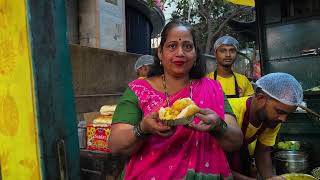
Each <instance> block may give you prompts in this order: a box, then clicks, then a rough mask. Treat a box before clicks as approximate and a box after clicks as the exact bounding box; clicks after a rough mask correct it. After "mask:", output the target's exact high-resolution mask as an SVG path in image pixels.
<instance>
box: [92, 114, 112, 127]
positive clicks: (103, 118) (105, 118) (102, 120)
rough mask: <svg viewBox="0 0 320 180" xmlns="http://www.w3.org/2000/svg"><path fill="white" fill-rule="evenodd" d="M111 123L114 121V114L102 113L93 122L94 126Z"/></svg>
mask: <svg viewBox="0 0 320 180" xmlns="http://www.w3.org/2000/svg"><path fill="white" fill-rule="evenodd" d="M111 123H112V116H110V115H100V116H98V117H96V118H95V119H94V120H93V122H92V124H93V125H94V126H107V125H111Z"/></svg>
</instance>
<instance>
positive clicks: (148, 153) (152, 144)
mask: <svg viewBox="0 0 320 180" xmlns="http://www.w3.org/2000/svg"><path fill="white" fill-rule="evenodd" d="M129 87H130V88H131V90H132V91H133V92H134V93H135V95H136V96H137V98H138V101H139V106H140V108H141V110H142V112H143V113H144V116H146V115H148V114H149V113H150V112H157V111H158V110H159V109H160V107H162V106H166V105H167V102H166V101H165V95H164V93H162V92H159V91H157V90H155V89H153V88H152V87H151V85H150V84H149V83H148V82H147V81H146V80H135V81H133V82H131V83H130V84H129ZM192 89H193V90H192V100H193V101H194V102H195V103H196V104H197V105H198V106H199V107H200V108H210V109H212V110H213V111H215V112H216V113H217V114H218V115H219V116H220V117H221V119H224V94H223V92H222V88H221V86H220V84H219V83H218V82H217V81H213V80H209V79H207V78H202V79H200V80H194V81H193V83H192ZM189 96H190V85H188V86H187V87H185V88H183V89H182V90H180V91H179V92H178V93H176V94H174V95H171V96H170V98H169V100H170V105H172V103H173V102H174V101H175V100H177V99H181V98H186V97H189ZM193 121H194V122H195V123H198V122H199V121H200V119H199V118H194V120H193ZM124 179H151V180H157V179H164V180H167V179H232V175H231V171H230V168H229V165H228V162H227V158H226V156H225V154H224V152H223V150H222V149H221V147H220V145H219V144H218V142H217V140H216V139H215V138H214V137H213V136H212V135H210V134H209V133H208V132H199V131H196V130H192V129H190V128H187V127H185V126H178V127H176V131H175V132H174V134H173V135H171V136H169V137H161V136H158V135H152V136H150V137H148V139H146V140H145V142H144V144H143V145H142V147H141V148H140V150H139V151H138V152H136V153H135V154H133V155H132V156H131V158H130V160H129V162H128V163H127V165H126V169H125V177H124Z"/></svg>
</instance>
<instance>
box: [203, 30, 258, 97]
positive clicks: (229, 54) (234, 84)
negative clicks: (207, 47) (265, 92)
mask: <svg viewBox="0 0 320 180" xmlns="http://www.w3.org/2000/svg"><path fill="white" fill-rule="evenodd" d="M238 49H239V42H238V41H237V40H236V39H235V38H233V37H231V36H222V37H220V38H219V39H218V40H217V41H216V42H215V43H214V54H215V57H216V62H217V69H216V70H215V71H214V72H211V73H210V74H208V75H207V77H208V78H210V79H214V80H218V81H219V82H220V83H221V86H222V89H223V92H224V93H225V94H226V96H227V98H238V97H244V96H250V95H252V94H253V93H254V91H253V88H252V85H251V83H250V82H249V80H248V78H247V77H245V76H244V75H242V74H239V73H236V72H233V71H232V65H233V63H234V62H235V60H236V57H237V51H238Z"/></svg>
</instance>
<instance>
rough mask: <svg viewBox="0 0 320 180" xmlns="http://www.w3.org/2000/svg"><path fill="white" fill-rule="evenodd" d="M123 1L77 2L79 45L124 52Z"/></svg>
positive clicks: (80, 0) (84, 0) (85, 0)
mask: <svg viewBox="0 0 320 180" xmlns="http://www.w3.org/2000/svg"><path fill="white" fill-rule="evenodd" d="M124 11H125V3H124V0H94V1H87V0H79V17H80V20H79V22H80V24H79V29H80V30H79V31H80V45H82V46H90V47H96V48H102V49H109V50H114V51H120V52H125V51H126V41H125V39H126V36H125V12H124Z"/></svg>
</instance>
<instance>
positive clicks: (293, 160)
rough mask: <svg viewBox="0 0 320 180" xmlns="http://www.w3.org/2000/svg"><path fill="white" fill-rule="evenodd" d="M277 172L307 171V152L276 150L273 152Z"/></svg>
mask: <svg viewBox="0 0 320 180" xmlns="http://www.w3.org/2000/svg"><path fill="white" fill-rule="evenodd" d="M274 163H275V168H276V172H277V174H284V173H306V172H307V171H308V167H309V163H308V154H307V153H305V152H300V151H278V152H276V153H275V154H274Z"/></svg>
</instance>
